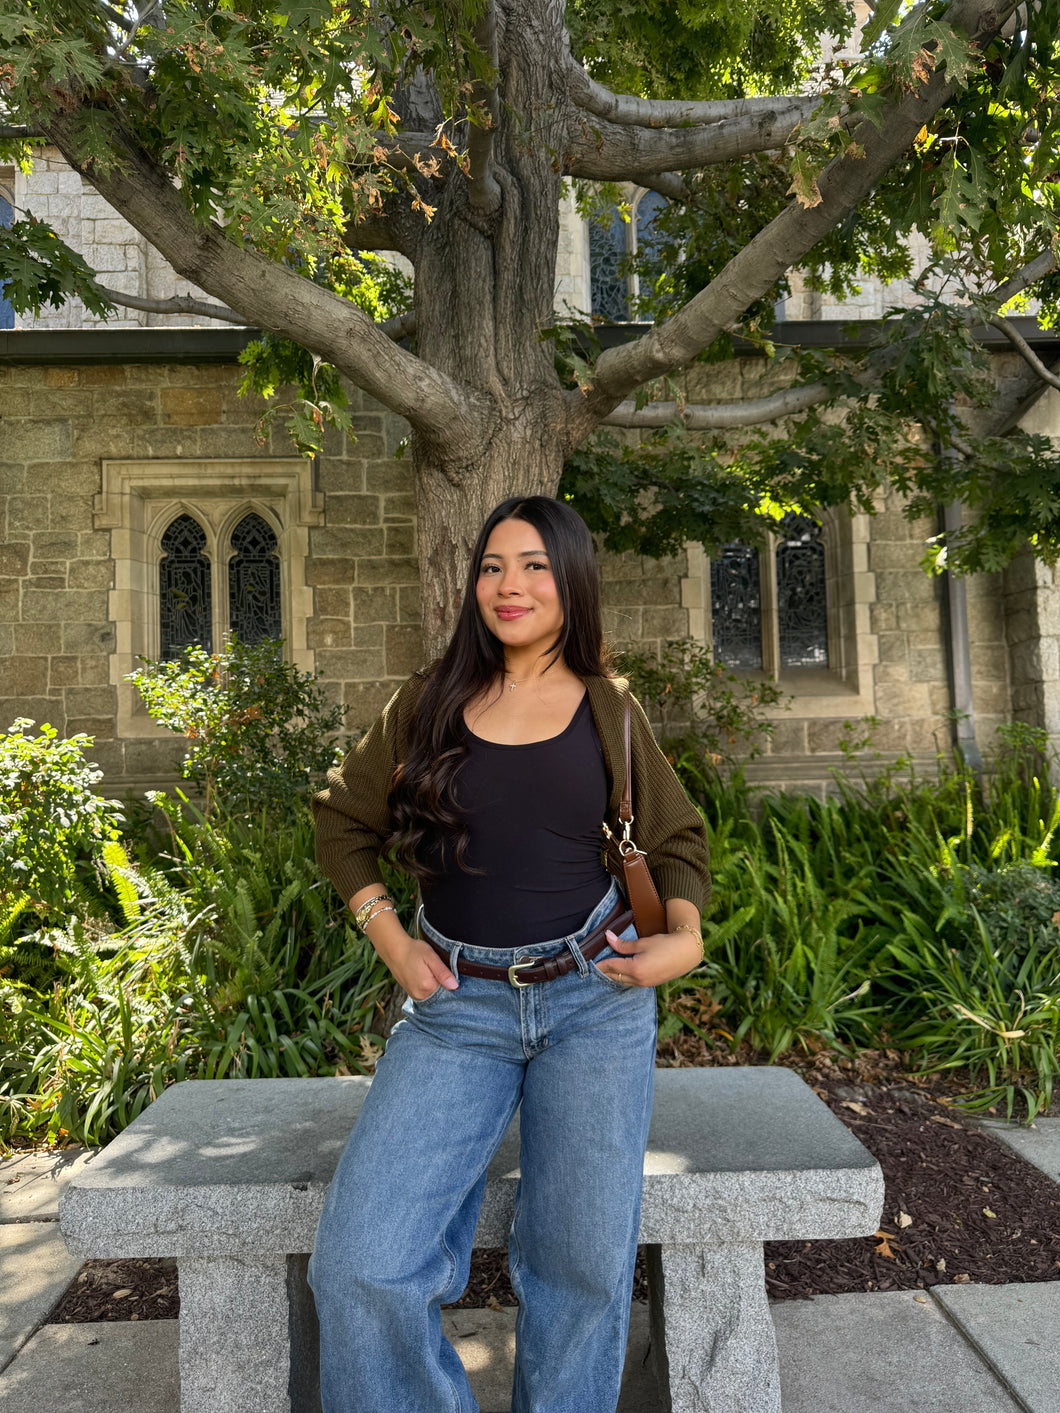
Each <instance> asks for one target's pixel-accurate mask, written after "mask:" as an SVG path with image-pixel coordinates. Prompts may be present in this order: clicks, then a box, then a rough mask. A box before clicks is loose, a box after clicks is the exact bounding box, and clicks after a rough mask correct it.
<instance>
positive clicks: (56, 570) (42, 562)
mask: <svg viewBox="0 0 1060 1413" xmlns="http://www.w3.org/2000/svg"><path fill="white" fill-rule="evenodd" d="M66 565H67V561H66V560H65V559H35V560H34V561H33V574H34V576H39V575H45V574H50V575H56V576H58V577H59V578H61V579H62V581H63V583H64V584H65V582H66Z"/></svg>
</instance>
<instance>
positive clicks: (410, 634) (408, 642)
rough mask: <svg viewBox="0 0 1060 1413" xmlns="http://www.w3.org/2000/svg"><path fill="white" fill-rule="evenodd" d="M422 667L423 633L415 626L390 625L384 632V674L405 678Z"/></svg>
mask: <svg viewBox="0 0 1060 1413" xmlns="http://www.w3.org/2000/svg"><path fill="white" fill-rule="evenodd" d="M422 666H423V633H422V631H421V630H420V628H419V627H418V625H415V624H391V625H390V626H389V627H388V628H387V630H386V673H387V676H388V677H407V676H408V675H410V674H411V673H413V672H415V671H416V669H417V668H419V667H422Z"/></svg>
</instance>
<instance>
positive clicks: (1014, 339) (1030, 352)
mask: <svg viewBox="0 0 1060 1413" xmlns="http://www.w3.org/2000/svg"><path fill="white" fill-rule="evenodd" d="M989 322H990V323H991V324H992V325H993V326H994V328H995V329H1000V330H1001V332H1002V333H1003V334H1004V335H1005V337H1006V338H1007V339H1008V341H1009V343H1010V344H1011V345H1012V347H1013V348H1014V349H1015V350H1016V352H1017V353H1018V354H1019V355H1020V357H1021V358H1022V359H1023V361H1024V362H1025V363H1026V364H1027V366H1028V367H1029V368H1032V369H1033V370H1034V372H1035V373H1037V375H1038V377H1039V378H1041V380H1042V382H1043V383H1048V384H1049V386H1050V387H1051V388H1060V378H1058V377H1057V376H1056V374H1055V373H1051V372H1050V371H1049V369H1048V368H1047V367H1046V366H1045V364H1044V363H1043V362H1042V360H1041V359H1040V358H1039V357H1038V355H1037V354H1036V353H1035V351H1034V349H1033V348H1031V346H1030V344H1029V343H1028V342H1027V340H1026V339H1025V338H1024V337H1023V335H1022V334H1021V333H1020V332H1019V331H1018V330H1017V329H1014V328H1012V326H1011V325H1010V324H1009V322H1008V320H1007V319H1002V318H1001V317H1000V316H999V315H997V314H995V315H993V316H992V318H991V319H990V320H989Z"/></svg>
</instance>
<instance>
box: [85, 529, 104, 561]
mask: <svg viewBox="0 0 1060 1413" xmlns="http://www.w3.org/2000/svg"><path fill="white" fill-rule="evenodd" d="M77 557H78V558H79V559H109V558H110V531H109V530H82V531H81V533H80V534H79V535H78V537H77Z"/></svg>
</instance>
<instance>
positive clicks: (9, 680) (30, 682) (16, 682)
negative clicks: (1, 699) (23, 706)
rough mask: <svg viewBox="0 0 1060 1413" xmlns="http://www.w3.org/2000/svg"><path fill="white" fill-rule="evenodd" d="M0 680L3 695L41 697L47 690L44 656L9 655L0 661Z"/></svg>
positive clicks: (46, 661) (46, 663)
mask: <svg viewBox="0 0 1060 1413" xmlns="http://www.w3.org/2000/svg"><path fill="white" fill-rule="evenodd" d="M0 681H2V682H3V686H2V688H0V690H2V691H3V693H4V695H5V696H12V697H16V696H17V697H38V696H40V697H42V696H44V695H45V693H46V692H47V690H48V659H47V658H46V657H9V658H5V659H4V661H3V663H0Z"/></svg>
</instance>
